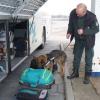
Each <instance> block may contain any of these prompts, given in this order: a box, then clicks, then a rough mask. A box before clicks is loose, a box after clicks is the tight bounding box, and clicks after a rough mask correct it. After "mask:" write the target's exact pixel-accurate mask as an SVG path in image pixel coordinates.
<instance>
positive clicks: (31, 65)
mask: <svg viewBox="0 0 100 100" xmlns="http://www.w3.org/2000/svg"><path fill="white" fill-rule="evenodd" d="M36 58H37V57H33V59H32V60H31V63H30V68H34V69H37V67H38V64H37V61H36Z"/></svg>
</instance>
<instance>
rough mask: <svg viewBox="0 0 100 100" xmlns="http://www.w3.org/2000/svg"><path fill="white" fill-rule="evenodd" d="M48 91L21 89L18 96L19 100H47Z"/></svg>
mask: <svg viewBox="0 0 100 100" xmlns="http://www.w3.org/2000/svg"><path fill="white" fill-rule="evenodd" d="M47 97H48V91H47V90H46V89H45V90H32V89H27V88H21V89H19V91H18V93H17V94H16V98H17V100H47Z"/></svg>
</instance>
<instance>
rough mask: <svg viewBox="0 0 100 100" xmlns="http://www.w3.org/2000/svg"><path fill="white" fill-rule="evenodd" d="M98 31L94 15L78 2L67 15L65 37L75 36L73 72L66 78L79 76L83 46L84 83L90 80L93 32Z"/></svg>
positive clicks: (93, 42)
mask: <svg viewBox="0 0 100 100" xmlns="http://www.w3.org/2000/svg"><path fill="white" fill-rule="evenodd" d="M98 31H99V24H98V21H97V18H96V15H95V14H93V13H92V12H90V11H88V10H87V7H86V5H85V4H83V3H80V4H78V5H77V7H76V9H74V10H72V11H71V13H70V17H69V24H68V31H67V36H66V37H67V39H68V38H69V37H70V36H71V38H72V37H75V45H74V50H73V54H74V59H73V72H72V73H71V75H69V76H67V78H68V79H73V78H76V77H79V66H80V61H81V57H82V53H83V50H84V48H85V76H84V81H83V83H84V84H88V83H89V82H90V80H89V75H90V73H91V71H92V59H93V56H94V51H93V47H94V45H95V34H96V33H97V32H98Z"/></svg>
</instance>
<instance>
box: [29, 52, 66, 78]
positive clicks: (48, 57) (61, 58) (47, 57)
mask: <svg viewBox="0 0 100 100" xmlns="http://www.w3.org/2000/svg"><path fill="white" fill-rule="evenodd" d="M66 58H67V56H66V53H65V52H64V51H61V50H52V51H51V52H49V53H48V54H44V55H39V56H38V57H33V59H32V60H31V64H30V67H31V68H34V69H39V68H47V69H49V70H52V71H53V72H54V71H55V70H57V68H55V65H56V67H58V66H57V65H59V66H60V75H61V76H64V66H65V62H66ZM48 62H50V63H48ZM47 63H48V64H47Z"/></svg>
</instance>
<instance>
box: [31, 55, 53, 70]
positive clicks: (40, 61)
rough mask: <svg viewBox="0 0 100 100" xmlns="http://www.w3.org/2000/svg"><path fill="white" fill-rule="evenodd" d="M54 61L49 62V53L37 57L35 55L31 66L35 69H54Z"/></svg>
mask: <svg viewBox="0 0 100 100" xmlns="http://www.w3.org/2000/svg"><path fill="white" fill-rule="evenodd" d="M52 66H53V63H52V62H50V63H48V56H47V55H39V56H37V57H33V59H32V60H31V64H30V67H31V68H34V69H40V68H42V69H44V68H47V69H49V70H51V69H52Z"/></svg>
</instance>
